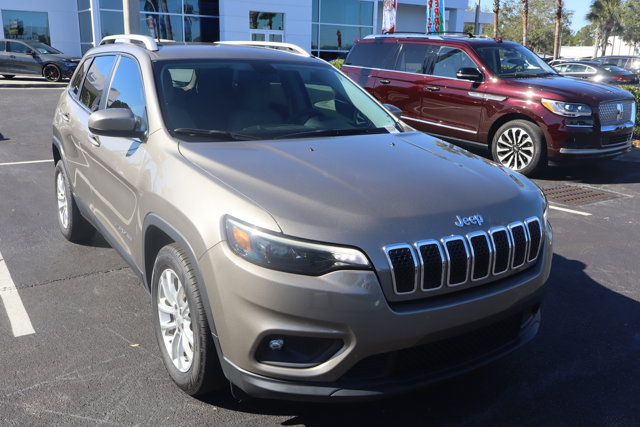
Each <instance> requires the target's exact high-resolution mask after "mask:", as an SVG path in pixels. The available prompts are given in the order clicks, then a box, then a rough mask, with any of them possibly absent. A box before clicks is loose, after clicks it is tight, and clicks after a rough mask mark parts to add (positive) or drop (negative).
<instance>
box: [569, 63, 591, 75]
mask: <svg viewBox="0 0 640 427" xmlns="http://www.w3.org/2000/svg"><path fill="white" fill-rule="evenodd" d="M586 70H587V66H586V65H582V64H569V65H568V66H567V72H568V73H584V72H585V71H586Z"/></svg>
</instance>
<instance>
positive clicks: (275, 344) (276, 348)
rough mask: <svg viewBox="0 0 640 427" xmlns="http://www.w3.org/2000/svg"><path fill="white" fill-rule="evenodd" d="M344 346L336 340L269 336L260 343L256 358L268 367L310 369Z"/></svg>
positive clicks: (340, 341) (339, 340)
mask: <svg viewBox="0 0 640 427" xmlns="http://www.w3.org/2000/svg"><path fill="white" fill-rule="evenodd" d="M285 342H286V343H287V345H286V346H285ZM343 345H344V344H343V341H342V340H341V339H334V338H318V337H298V336H293V335H285V336H283V335H269V336H266V337H264V338H263V339H262V341H260V345H258V348H257V349H256V353H255V358H256V360H257V361H258V362H260V363H264V364H266V365H274V366H282V367H287V368H310V367H312V366H316V365H319V364H321V363H323V362H326V361H327V360H329V359H330V358H331V357H332V356H333V355H334V354H336V353H337V352H338V350H340V349H341V348H342V346H343Z"/></svg>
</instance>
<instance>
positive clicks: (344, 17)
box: [0, 0, 492, 59]
mask: <svg viewBox="0 0 640 427" xmlns="http://www.w3.org/2000/svg"><path fill="white" fill-rule="evenodd" d="M426 3H427V0H398V11H397V15H396V29H397V30H396V31H402V32H424V31H425V21H426ZM467 3H468V0H446V10H445V23H446V28H447V31H462V30H463V27H464V24H465V22H472V21H473V19H474V13H473V12H472V11H468V10H465V9H467ZM382 8H383V0H21V1H16V0H0V21H1V22H2V26H3V30H4V38H7V39H36V40H40V41H43V42H44V43H47V44H50V45H52V46H54V47H55V48H57V49H59V50H61V51H63V52H65V53H67V54H71V55H80V54H82V53H84V52H86V51H87V50H88V49H90V48H91V47H93V46H95V45H96V44H97V43H99V42H100V40H101V39H102V37H104V36H107V35H112V34H122V33H136V34H147V35H150V36H153V37H159V38H161V39H170V40H175V41H191V42H213V41H218V40H259V41H284V42H288V43H294V44H297V45H299V46H302V47H303V48H305V49H307V50H310V51H311V52H312V53H313V54H315V55H318V56H321V57H323V58H327V59H331V58H335V57H338V56H343V55H344V54H345V53H346V52H348V51H349V49H350V48H351V45H352V44H353V42H354V41H355V40H357V39H359V38H362V37H364V36H367V35H369V34H373V33H379V32H380V27H381V24H382ZM491 20H492V16H491V14H489V13H482V14H481V17H480V22H481V23H483V24H487V23H490V22H492V21H491Z"/></svg>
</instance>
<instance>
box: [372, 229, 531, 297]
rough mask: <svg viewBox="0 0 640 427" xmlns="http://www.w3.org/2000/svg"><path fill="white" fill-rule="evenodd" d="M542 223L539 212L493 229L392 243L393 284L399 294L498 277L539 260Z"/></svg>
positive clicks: (389, 250)
mask: <svg viewBox="0 0 640 427" xmlns="http://www.w3.org/2000/svg"><path fill="white" fill-rule="evenodd" d="M541 242H542V225H541V223H540V220H539V219H538V218H536V217H531V218H528V219H526V220H525V221H517V222H513V223H511V224H509V225H507V226H506V227H505V226H499V227H493V228H491V229H490V230H489V231H488V232H485V231H474V232H471V233H469V234H467V235H465V236H447V237H443V238H442V239H440V240H422V241H419V242H416V243H415V245H413V246H412V245H409V244H406V243H403V244H396V245H390V246H386V247H385V248H384V251H385V254H386V255H387V260H388V261H389V264H390V265H391V273H392V278H393V288H394V291H395V293H396V294H398V295H407V294H413V293H416V292H417V291H418V290H422V291H432V290H436V289H440V288H442V287H443V286H445V287H457V286H461V285H464V284H468V283H472V282H478V281H481V280H485V279H487V278H489V277H490V276H492V277H494V278H498V277H500V276H503V275H506V274H507V273H509V272H510V271H513V270H516V269H519V268H521V267H523V266H526V265H529V264H531V263H533V262H534V261H536V259H537V258H538V254H539V252H540V246H541Z"/></svg>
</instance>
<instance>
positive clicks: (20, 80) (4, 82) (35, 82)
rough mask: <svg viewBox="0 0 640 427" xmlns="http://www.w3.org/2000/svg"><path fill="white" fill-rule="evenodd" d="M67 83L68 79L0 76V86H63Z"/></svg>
mask: <svg viewBox="0 0 640 427" xmlns="http://www.w3.org/2000/svg"><path fill="white" fill-rule="evenodd" d="M68 84H69V80H62V81H59V82H48V81H46V80H45V79H44V78H43V77H36V76H15V77H14V78H12V79H5V78H4V77H0V88H63V87H66V86H67V85H68Z"/></svg>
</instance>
